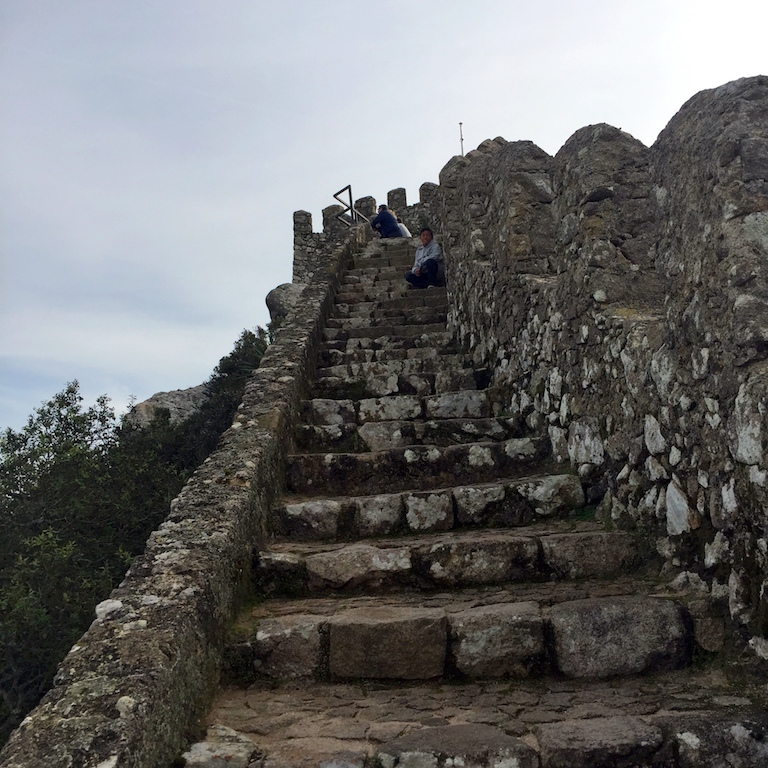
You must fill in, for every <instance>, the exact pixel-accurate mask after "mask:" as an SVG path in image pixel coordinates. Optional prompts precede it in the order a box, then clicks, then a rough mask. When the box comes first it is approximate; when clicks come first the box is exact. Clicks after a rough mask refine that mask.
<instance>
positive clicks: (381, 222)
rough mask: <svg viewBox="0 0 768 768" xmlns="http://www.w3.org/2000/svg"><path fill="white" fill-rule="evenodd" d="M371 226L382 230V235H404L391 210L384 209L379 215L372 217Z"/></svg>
mask: <svg viewBox="0 0 768 768" xmlns="http://www.w3.org/2000/svg"><path fill="white" fill-rule="evenodd" d="M371 226H372V227H373V228H374V229H377V230H378V231H379V232H381V236H382V237H402V235H401V234H400V227H398V226H397V219H396V218H395V217H394V216H393V215H392V213H391V212H390V211H387V210H384V211H382V212H381V213H380V214H379V215H378V216H376V217H375V218H373V219H371Z"/></svg>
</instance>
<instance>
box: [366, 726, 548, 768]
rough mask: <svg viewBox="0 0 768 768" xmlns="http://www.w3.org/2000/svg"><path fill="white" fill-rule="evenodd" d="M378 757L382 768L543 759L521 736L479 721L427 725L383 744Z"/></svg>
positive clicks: (500, 767)
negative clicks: (448, 724)
mask: <svg viewBox="0 0 768 768" xmlns="http://www.w3.org/2000/svg"><path fill="white" fill-rule="evenodd" d="M378 758H379V763H380V765H381V766H382V768H395V766H400V768H429V767H432V766H434V768H437V767H438V766H440V767H441V768H443V767H445V768H447V767H448V766H467V767H469V766H489V768H490V767H491V766H493V768H538V762H539V761H538V757H537V755H536V753H535V752H534V750H533V749H532V748H531V747H530V746H529V745H528V744H526V743H525V742H524V741H522V740H521V739H517V738H515V737H513V736H508V735H507V734H506V733H504V732H503V731H501V730H499V729H497V728H492V727H490V726H487V725H479V724H478V725H469V724H467V725H452V726H444V727H437V728H423V729H421V730H418V731H415V732H414V733H411V734H409V735H407V736H402V737H401V738H399V739H396V740H394V741H390V742H388V743H387V744H384V745H382V746H381V747H380V748H379V751H378Z"/></svg>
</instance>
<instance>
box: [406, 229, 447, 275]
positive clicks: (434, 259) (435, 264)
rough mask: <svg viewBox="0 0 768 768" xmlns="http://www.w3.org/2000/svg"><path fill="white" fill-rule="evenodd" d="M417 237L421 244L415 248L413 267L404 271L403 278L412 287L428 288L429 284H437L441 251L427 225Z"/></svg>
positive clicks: (441, 256)
mask: <svg viewBox="0 0 768 768" xmlns="http://www.w3.org/2000/svg"><path fill="white" fill-rule="evenodd" d="M419 237H420V238H421V245H420V246H419V247H418V248H417V249H416V258H415V259H414V261H413V267H412V268H411V271H410V272H406V275H405V279H406V280H407V281H408V282H409V283H410V284H411V285H412V286H413V287H414V288H428V287H429V286H430V285H437V282H438V273H439V271H440V264H441V262H442V260H443V251H442V249H441V248H440V246H439V245H438V243H437V242H436V241H435V239H434V237H435V236H434V234H433V233H432V230H431V229H430V228H429V227H424V229H422V230H421V232H420V233H419Z"/></svg>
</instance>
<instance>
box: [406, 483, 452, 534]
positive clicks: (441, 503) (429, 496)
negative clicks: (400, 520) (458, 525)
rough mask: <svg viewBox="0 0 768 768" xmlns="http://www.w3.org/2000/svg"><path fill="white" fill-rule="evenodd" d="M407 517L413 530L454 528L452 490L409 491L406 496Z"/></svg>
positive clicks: (445, 529)
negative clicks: (431, 491)
mask: <svg viewBox="0 0 768 768" xmlns="http://www.w3.org/2000/svg"><path fill="white" fill-rule="evenodd" d="M405 519H406V522H407V523H408V527H409V528H410V529H411V530H412V531H447V530H450V529H451V528H453V501H452V498H451V492H450V491H436V492H434V493H429V492H425V493H409V494H408V495H407V496H406V497H405Z"/></svg>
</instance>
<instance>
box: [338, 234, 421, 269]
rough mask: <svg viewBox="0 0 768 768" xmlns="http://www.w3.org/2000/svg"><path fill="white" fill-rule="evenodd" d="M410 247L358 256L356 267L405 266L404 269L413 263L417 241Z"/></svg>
mask: <svg viewBox="0 0 768 768" xmlns="http://www.w3.org/2000/svg"><path fill="white" fill-rule="evenodd" d="M413 242H414V245H413V246H412V247H409V248H403V249H400V250H398V251H391V252H388V253H381V254H377V255H376V256H358V257H357V258H356V259H355V264H354V267H353V268H354V269H382V268H385V267H392V266H397V267H403V268H404V269H405V268H407V267H410V266H412V265H413V259H414V256H415V253H416V245H415V243H416V242H417V241H415V240H414V241H413Z"/></svg>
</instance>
